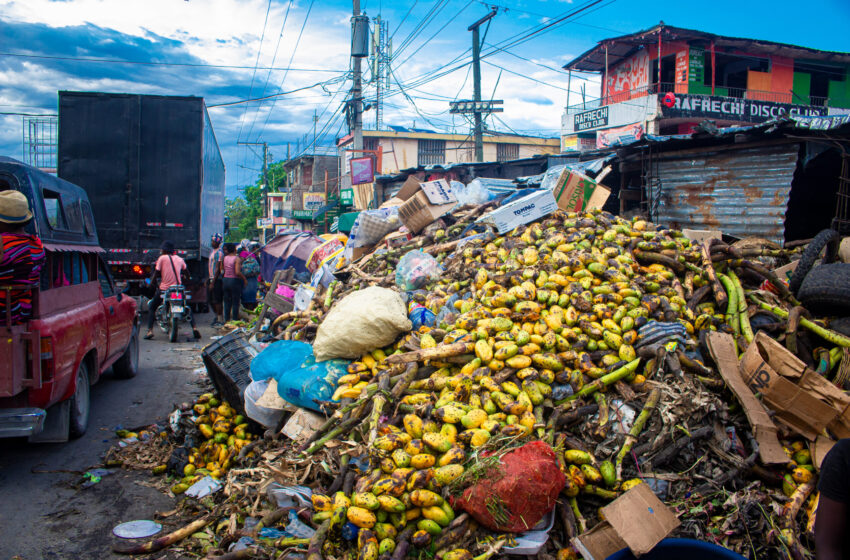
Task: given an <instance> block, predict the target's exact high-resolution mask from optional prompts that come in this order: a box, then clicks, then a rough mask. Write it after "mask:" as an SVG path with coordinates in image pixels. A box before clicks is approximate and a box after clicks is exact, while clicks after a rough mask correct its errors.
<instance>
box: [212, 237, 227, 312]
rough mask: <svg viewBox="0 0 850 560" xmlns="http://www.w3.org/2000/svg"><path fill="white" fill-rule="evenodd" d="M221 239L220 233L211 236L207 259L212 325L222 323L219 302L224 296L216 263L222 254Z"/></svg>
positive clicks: (217, 263) (219, 260)
mask: <svg viewBox="0 0 850 560" xmlns="http://www.w3.org/2000/svg"><path fill="white" fill-rule="evenodd" d="M221 240H222V238H221V234H220V233H216V234H215V235H213V236H212V241H211V245H212V248H213V251H212V253H210V260H209V293H210V307H212V310H213V313H215V317H214V318H213V322H212V326H213V327H220V326H221V325H223V324H224V320H223V317H222V314H221V303H222V301H223V298H224V292H223V288H222V282H221V276H219V275H218V265H219V263H220V262H221V258H222V257H223V256H224V253H223V252H222V250H221Z"/></svg>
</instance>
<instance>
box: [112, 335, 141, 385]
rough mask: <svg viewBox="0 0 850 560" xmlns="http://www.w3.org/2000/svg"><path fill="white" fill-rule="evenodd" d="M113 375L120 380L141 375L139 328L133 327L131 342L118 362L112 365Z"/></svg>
mask: <svg viewBox="0 0 850 560" xmlns="http://www.w3.org/2000/svg"><path fill="white" fill-rule="evenodd" d="M112 373H114V374H115V377H118V378H120V379H132V378H133V377H136V374H137V373H139V326H138V325H135V326H134V327H133V334H131V335H130V342H129V344H127V348H126V349H125V350H124V353H123V354H122V355H121V357H120V358H118V360H117V361H116V362H115V363H114V364H112Z"/></svg>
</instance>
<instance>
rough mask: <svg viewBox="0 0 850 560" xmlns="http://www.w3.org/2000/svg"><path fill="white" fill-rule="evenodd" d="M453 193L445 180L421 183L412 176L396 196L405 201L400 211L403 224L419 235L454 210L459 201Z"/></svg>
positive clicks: (399, 215)
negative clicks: (425, 228)
mask: <svg viewBox="0 0 850 560" xmlns="http://www.w3.org/2000/svg"><path fill="white" fill-rule="evenodd" d="M451 191H452V188H451V185H449V183H448V181H446V180H445V179H438V180H437V181H428V182H426V183H420V182H419V179H417V178H416V177H415V176H413V175H411V176H410V177H408V178H407V181H405V182H404V185H402V187H401V190H400V191H398V194H396V198H400V199H401V200H404V204H402V205H401V206H400V207H399V209H398V217H399V219H400V220H401V223H403V224H404V225H405V226H407V229H409V230H410V231H411V232H413V233H418V232H419V231H421V230H422V229H423V228H424V227H425V226H427V225H429V224H430V223H432V222H433V221H434V220H436V219H437V218H439V217H440V216H442V215H443V214H445V213H446V212H448V211H449V210H451V209H452V208H454V206H455V204H456V202H457V200H456V199H455V197H454V195H453V194H452V192H451Z"/></svg>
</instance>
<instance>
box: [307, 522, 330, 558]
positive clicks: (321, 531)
mask: <svg viewBox="0 0 850 560" xmlns="http://www.w3.org/2000/svg"><path fill="white" fill-rule="evenodd" d="M330 528H331V519H325V521H324V522H323V523H322V524H321V525H320V526H319V528H318V529H316V532H315V533H313V536H312V537H310V541H309V542H310V544H309V546H308V547H307V560H325V557H324V556H323V555H322V546H323V545H324V544H325V539H327V538H328V531H329V530H330Z"/></svg>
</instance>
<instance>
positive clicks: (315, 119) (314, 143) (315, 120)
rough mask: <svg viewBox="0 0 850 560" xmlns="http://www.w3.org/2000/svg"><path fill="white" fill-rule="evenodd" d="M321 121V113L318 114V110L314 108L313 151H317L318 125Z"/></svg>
mask: <svg viewBox="0 0 850 560" xmlns="http://www.w3.org/2000/svg"><path fill="white" fill-rule="evenodd" d="M318 122H319V115H317V114H316V110H315V109H313V153H314V154H315V153H316V125H317V124H318Z"/></svg>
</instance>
